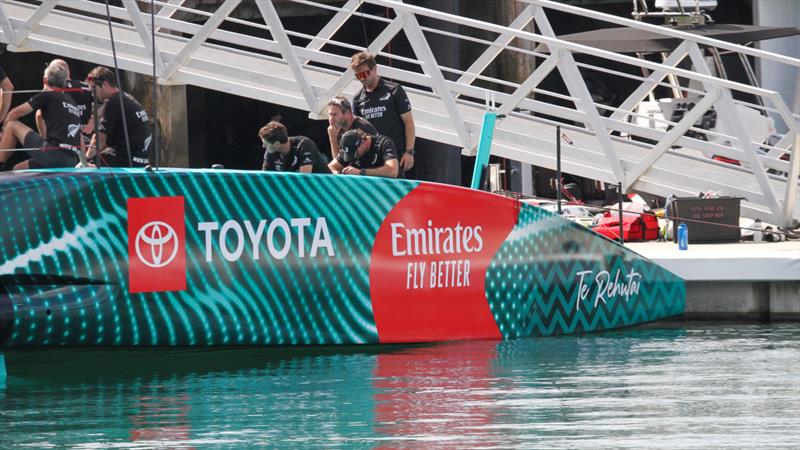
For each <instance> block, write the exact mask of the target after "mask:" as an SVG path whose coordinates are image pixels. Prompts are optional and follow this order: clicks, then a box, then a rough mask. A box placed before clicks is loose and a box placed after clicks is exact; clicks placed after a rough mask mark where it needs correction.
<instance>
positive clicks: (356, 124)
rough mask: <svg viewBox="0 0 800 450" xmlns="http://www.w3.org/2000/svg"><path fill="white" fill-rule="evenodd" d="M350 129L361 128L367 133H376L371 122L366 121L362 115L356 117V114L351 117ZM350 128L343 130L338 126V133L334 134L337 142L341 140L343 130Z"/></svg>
mask: <svg viewBox="0 0 800 450" xmlns="http://www.w3.org/2000/svg"><path fill="white" fill-rule="evenodd" d="M350 130H362V131H363V132H364V133H367V134H369V135H376V134H378V130H376V129H375V127H374V126H372V124H371V123H369V121H367V120H366V119H364V118H363V117H358V116H356V117H355V118H354V119H353V124H352V125H350ZM350 130H344V129H341V128H339V134H338V135H336V141H337V142H338V141H341V140H342V135H343V134H344V133H345V131H350Z"/></svg>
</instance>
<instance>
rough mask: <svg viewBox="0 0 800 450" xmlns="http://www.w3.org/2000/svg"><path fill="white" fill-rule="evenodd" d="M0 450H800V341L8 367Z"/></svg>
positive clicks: (360, 351)
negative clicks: (303, 449) (269, 449)
mask: <svg viewBox="0 0 800 450" xmlns="http://www.w3.org/2000/svg"><path fill="white" fill-rule="evenodd" d="M6 358H7V365H8V366H9V367H8V369H9V379H8V386H7V389H6V390H5V391H0V448H3V449H5V448H12V447H30V448H48V447H59V448H62V447H68V448H154V447H165V448H253V447H272V448H293V447H316V448H326V447H330V448H426V449H427V448H546V449H551V448H597V447H605V448H608V447H613V448H645V447H647V448H665V449H673V448H698V449H699V448H703V449H705V448H726V447H727V448H798V447H800V325H798V324H773V325H743V324H736V325H719V324H695V323H691V322H690V323H683V324H666V325H656V326H651V327H648V328H640V329H630V330H624V331H616V332H606V333H599V334H591V335H575V336H562V337H554V338H539V339H520V340H514V341H505V342H494V341H492V342H490V341H473V342H457V343H448V344H438V345H424V346H411V347H408V346H405V347H398V346H392V347H377V346H376V347H324V348H319V347H317V348H288V349H274V348H273V349H261V348H254V349H244V350H213V351H185V350H177V351H176V350H122V351H105V350H104V351H98V350H81V351H67V350H58V351H53V350H48V351H14V352H11V353H8V354H7V355H6Z"/></svg>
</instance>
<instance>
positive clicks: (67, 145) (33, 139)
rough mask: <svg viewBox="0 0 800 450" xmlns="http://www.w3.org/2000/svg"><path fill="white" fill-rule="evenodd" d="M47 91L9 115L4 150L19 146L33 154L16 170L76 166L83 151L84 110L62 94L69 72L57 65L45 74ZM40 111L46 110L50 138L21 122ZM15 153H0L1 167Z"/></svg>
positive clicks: (1, 144)
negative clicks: (82, 111)
mask: <svg viewBox="0 0 800 450" xmlns="http://www.w3.org/2000/svg"><path fill="white" fill-rule="evenodd" d="M43 81H44V90H43V91H42V92H40V93H38V94H36V95H34V96H33V97H31V99H30V100H28V101H27V102H25V103H23V104H21V105H19V106H17V107H16V108H14V109H12V110H11V111H10V112H9V113H8V115H7V116H6V121H5V127H4V132H3V137H2V138H0V150H4V149H13V148H14V147H15V146H16V145H17V143H21V144H22V146H23V147H25V148H31V149H32V148H40V149H41V150H38V151H30V152H29V154H30V159H28V160H26V161H22V162H21V163H18V164H17V165H15V166H14V169H15V170H23V169H39V168H51V167H74V166H75V165H76V164H77V163H78V152H79V151H80V127H81V125H80V111H79V110H78V106H77V105H76V104H75V102H74V101H73V100H72V97H70V96H69V95H67V94H65V93H64V92H59V91H60V90H61V89H63V88H64V86H65V84H66V81H67V72H66V71H65V70H64V68H63V67H60V66H59V65H57V64H50V65H48V66H47V68H46V69H45V71H44V80H43ZM36 110H41V111H42V118H43V119H44V125H45V128H46V131H47V135H45V136H41V135H39V133H37V132H35V131H33V130H32V129H30V128H29V127H28V126H26V125H23V124H22V122H19V121H18V120H17V119H19V118H21V117H24V116H26V115H28V114H30V113H32V112H34V111H36ZM10 156H11V152H3V151H0V165H2V164H4V163H5V162H6V161H8V158H9V157H10Z"/></svg>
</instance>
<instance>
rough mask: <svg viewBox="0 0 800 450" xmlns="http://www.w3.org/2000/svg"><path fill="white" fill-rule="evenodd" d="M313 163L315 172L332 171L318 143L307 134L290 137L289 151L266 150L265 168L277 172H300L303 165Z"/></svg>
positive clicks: (312, 168) (312, 169)
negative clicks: (272, 151)
mask: <svg viewBox="0 0 800 450" xmlns="http://www.w3.org/2000/svg"><path fill="white" fill-rule="evenodd" d="M309 164H311V172H313V173H331V170H330V169H329V168H328V164H327V163H326V161H325V158H324V157H323V156H322V154H321V153H320V152H319V149H317V144H315V143H314V141H312V140H311V139H309V138H307V137H305V136H290V137H289V152H288V153H286V154H285V155H284V154H283V153H280V152H277V153H267V152H264V166H263V167H262V168H263V169H264V170H274V171H276V172H298V171H300V167H301V166H306V165H309Z"/></svg>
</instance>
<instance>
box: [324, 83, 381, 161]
mask: <svg viewBox="0 0 800 450" xmlns="http://www.w3.org/2000/svg"><path fill="white" fill-rule="evenodd" d="M348 130H364V132H365V133H367V134H378V130H376V129H375V127H373V126H372V124H371V123H369V121H367V120H366V119H364V118H363V117H358V116H356V115H354V114H353V108H352V106H351V105H350V101H349V100H347V99H346V98H345V97H343V96H341V95H337V96H336V97H333V98H332V99H331V100H330V101H329V102H328V139H330V142H331V158H336V155H338V154H339V140H341V139H342V135H343V134H344V132H345V131H348Z"/></svg>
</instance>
